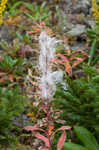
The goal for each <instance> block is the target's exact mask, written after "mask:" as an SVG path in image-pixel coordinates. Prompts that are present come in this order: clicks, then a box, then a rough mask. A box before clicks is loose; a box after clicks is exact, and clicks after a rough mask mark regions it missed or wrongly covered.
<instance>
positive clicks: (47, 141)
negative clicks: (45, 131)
mask: <svg viewBox="0 0 99 150" xmlns="http://www.w3.org/2000/svg"><path fill="white" fill-rule="evenodd" d="M35 136H36V137H37V138H38V139H40V140H42V141H43V142H44V143H45V145H46V146H47V147H48V148H49V147H50V145H49V140H48V138H46V137H45V136H43V135H41V134H40V133H37V134H36V135H35Z"/></svg>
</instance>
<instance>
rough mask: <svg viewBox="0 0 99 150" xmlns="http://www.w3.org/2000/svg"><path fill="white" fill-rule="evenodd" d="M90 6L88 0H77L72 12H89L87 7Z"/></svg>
mask: <svg viewBox="0 0 99 150" xmlns="http://www.w3.org/2000/svg"><path fill="white" fill-rule="evenodd" d="M90 7H91V3H90V1H89V0H77V2H76V3H75V5H74V7H73V9H72V13H81V12H82V13H84V14H85V15H87V14H88V13H89V8H90Z"/></svg>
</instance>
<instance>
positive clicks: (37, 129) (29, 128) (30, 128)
mask: <svg viewBox="0 0 99 150" xmlns="http://www.w3.org/2000/svg"><path fill="white" fill-rule="evenodd" d="M23 129H24V130H27V131H42V132H45V131H44V130H43V129H40V128H37V127H36V126H26V127H24V128H23Z"/></svg>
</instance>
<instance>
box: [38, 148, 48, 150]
mask: <svg viewBox="0 0 99 150" xmlns="http://www.w3.org/2000/svg"><path fill="white" fill-rule="evenodd" d="M40 150H50V149H49V148H40Z"/></svg>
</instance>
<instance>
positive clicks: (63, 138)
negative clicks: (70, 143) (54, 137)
mask: <svg viewBox="0 0 99 150" xmlns="http://www.w3.org/2000/svg"><path fill="white" fill-rule="evenodd" d="M65 139H66V133H65V131H64V132H63V133H62V134H61V137H60V138H59V141H58V144H57V150H61V149H62V147H63V145H64V142H65Z"/></svg>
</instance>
